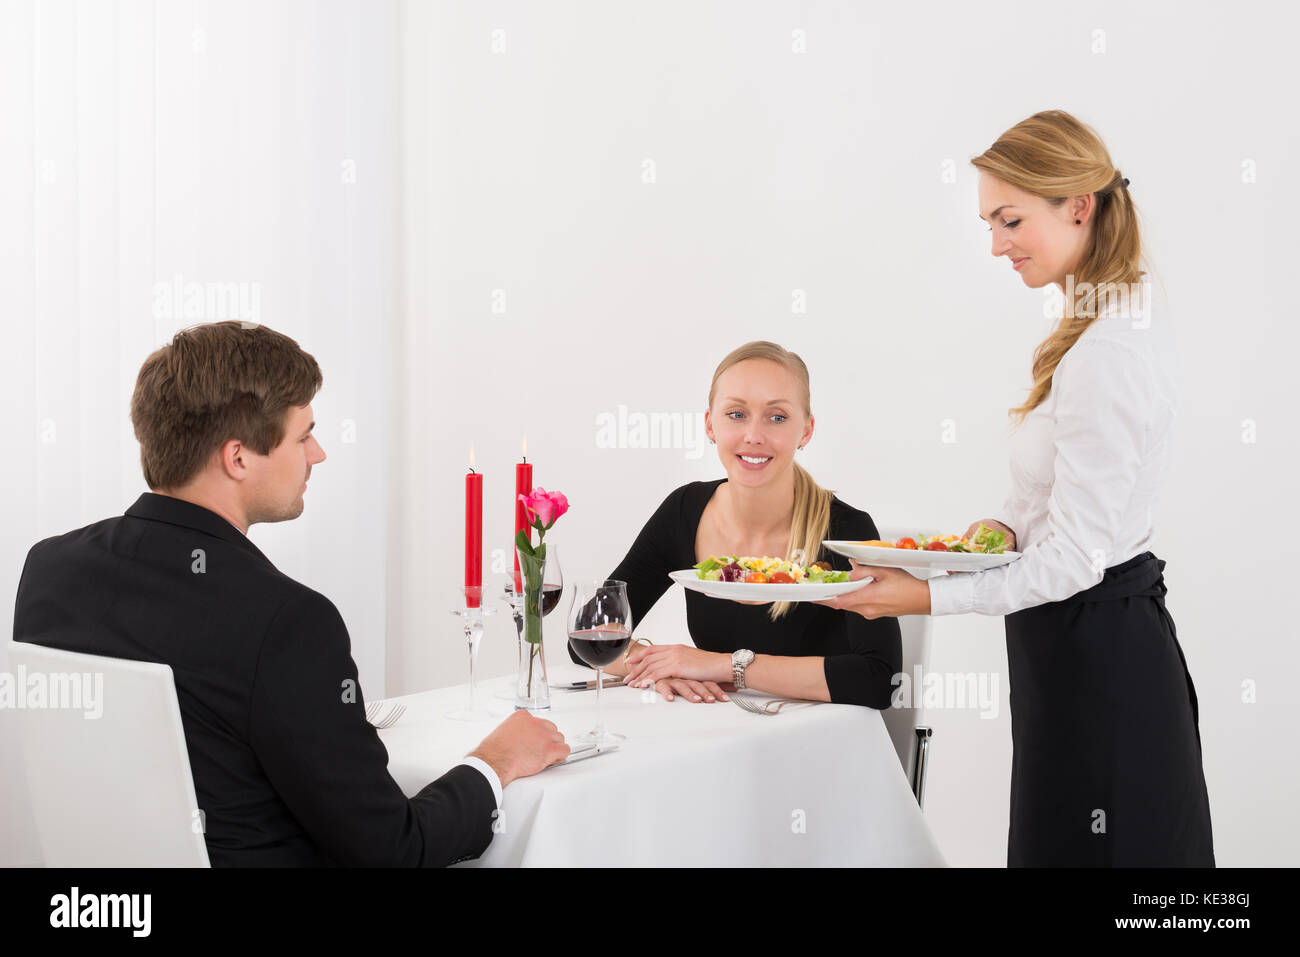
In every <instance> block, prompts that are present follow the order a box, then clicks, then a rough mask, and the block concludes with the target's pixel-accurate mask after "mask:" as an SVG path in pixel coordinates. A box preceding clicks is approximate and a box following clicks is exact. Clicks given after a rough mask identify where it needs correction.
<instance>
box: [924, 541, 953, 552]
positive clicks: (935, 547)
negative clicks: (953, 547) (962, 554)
mask: <svg viewBox="0 0 1300 957" xmlns="http://www.w3.org/2000/svg"><path fill="white" fill-rule="evenodd" d="M925 550H926V551H927V552H946V551H947V550H948V546H947V545H945V544H944V543H943V542H931V543H930V544H929V545H926V546H925Z"/></svg>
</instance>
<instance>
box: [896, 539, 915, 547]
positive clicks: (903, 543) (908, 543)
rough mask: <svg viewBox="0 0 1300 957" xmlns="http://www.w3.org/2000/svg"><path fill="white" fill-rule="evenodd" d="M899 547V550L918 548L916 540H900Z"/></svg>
mask: <svg viewBox="0 0 1300 957" xmlns="http://www.w3.org/2000/svg"><path fill="white" fill-rule="evenodd" d="M898 547H899V548H916V539H914V538H900V539H899V540H898Z"/></svg>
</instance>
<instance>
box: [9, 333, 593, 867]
mask: <svg viewBox="0 0 1300 957" xmlns="http://www.w3.org/2000/svg"><path fill="white" fill-rule="evenodd" d="M321 383H322V377H321V373H320V369H319V367H318V366H317V364H316V361H315V359H313V358H312V357H311V356H310V355H308V354H307V353H305V352H303V351H302V350H301V349H300V348H299V347H298V344H297V343H296V342H294V341H293V340H292V339H290V338H288V337H287V336H283V335H281V334H279V333H277V332H274V331H272V330H270V329H267V328H266V327H263V326H248V325H247V324H242V323H238V322H222V323H210V324H207V325H203V326H197V327H195V328H193V329H188V330H185V331H183V332H180V333H177V335H176V336H175V337H174V338H173V340H172V342H171V343H169V344H168V345H166V346H164V347H163V348H161V349H159V350H158V351H157V352H155V353H154V354H153V355H151V356H150V357H149V358H148V359H147V360H146V361H145V364H144V366H143V367H142V368H141V370H140V375H139V378H138V380H137V382H136V388H135V393H134V395H133V397H132V400H131V419H132V422H133V424H134V427H135V434H136V437H137V438H138V439H139V440H140V447H141V452H140V458H141V464H142V466H143V469H144V474H145V481H146V482H147V483H148V485H149V487H150V488H151V489H152V490H153V491H152V492H148V493H145V494H143V495H141V496H140V498H139V499H138V500H137V501H136V502H135V504H134V505H132V506H131V507H130V508H129V509H127V511H126V514H125V515H124V516H122V517H119V518H110V519H107V520H105V521H102V522H97V523H95V524H94V525H89V526H87V527H85V528H82V529H78V530H77V531H74V532H69V533H67V534H66V535H60V536H58V537H56V538H50V539H46V540H45V541H43V542H40V543H38V544H36V545H35V546H33V547H32V549H31V551H30V552H29V554H28V556H27V564H26V566H25V567H24V569H23V575H22V578H21V580H20V582H19V585H18V599H17V605H16V608H15V610H14V639H15V640H16V641H30V642H34V643H36V644H39V645H47V646H50V647H53V648H62V649H65V650H68V651H79V652H84V653H87V654H95V655H107V656H110V657H115V658H130V659H135V660H142V661H158V662H164V663H166V664H168V665H170V666H171V668H172V671H173V673H174V675H175V680H176V694H177V698H178V699H179V701H180V710H181V719H182V722H183V725H184V728H185V742H186V746H187V749H188V751H189V758H190V768H191V770H192V772H193V775H194V788H195V792H196V795H197V797H198V800H199V805H200V809H201V810H202V811H203V812H204V817H205V824H206V833H205V837H206V841H207V846H208V855H209V859H210V860H211V862H212V864H213V865H215V866H221V865H235V866H240V865H423V866H441V865H445V864H449V863H454V862H456V861H461V860H467V859H469V858H472V857H477V856H478V855H479V854H481V853H483V851H484V849H486V847H487V845H488V844H489V842H490V841H491V840H492V834H493V829H492V823H493V819H494V817H495V816H496V811H497V809H498V807H499V805H500V803H501V790H502V788H504V787H505V786H506V785H508V784H509V783H510V782H511V781H512V780H514V779H515V778H516V777H523V776H526V775H529V774H535V773H536V772H538V771H540V770H542V769H543V768H545V767H547V766H549V765H551V764H553V763H555V762H556V761H559V760H562V759H563V758H564V757H565V755H567V754H568V751H569V749H568V746H567V745H566V744H565V743H564V737H563V735H561V734H560V733H559V732H558V731H557V730H556V727H555V725H554V724H553V723H551V722H550V721H544V720H542V719H539V718H535V717H533V716H532V715H529V714H528V713H527V712H523V711H520V712H517V713H515V714H514V715H512V716H511V717H510V718H507V719H506V720H505V721H503V722H502V723H501V724H500V725H499V726H498V727H497V728H496V729H495V730H494V731H493V732H492V733H491V734H489V735H488V737H487V738H485V739H484V740H483V742H482V744H480V745H479V747H478V748H477V749H476V750H475V751H474V752H472V753H471V754H470V755H469V756H468V757H466V759H465V762H464V763H462V764H460V765H457V766H456V767H454V768H452V769H451V770H450V771H448V772H447V773H446V774H444V775H443V776H442V777H440V778H438V780H436V781H434V782H432V783H430V784H429V785H428V786H427V787H425V788H424V789H423V790H422V791H421V792H420V793H419V794H417V795H416V796H415V797H413V798H410V799H408V798H407V797H406V796H405V795H404V794H403V793H402V791H401V789H400V788H398V786H397V784H396V782H395V781H394V780H393V778H392V776H391V775H390V774H389V773H388V752H387V751H386V750H385V748H384V746H383V744H382V743H381V742H380V740H379V736H378V735H377V734H376V732H375V729H374V728H373V727H372V726H371V725H370V724H369V723H368V722H367V721H366V719H365V702H364V699H363V697H362V695H361V691H360V687H359V683H358V680H357V668H356V664H355V663H354V662H353V660H352V655H351V645H350V640H349V637H348V631H347V628H346V626H345V625H344V624H343V619H342V618H341V617H340V616H339V613H338V609H336V608H335V607H334V605H333V603H332V602H330V600H329V599H328V598H326V597H325V596H324V595H321V594H319V593H317V592H315V591H312V589H310V588H308V587H307V586H306V585H302V584H300V583H298V582H296V581H294V580H293V579H291V578H289V577H288V576H286V575H284V574H282V573H281V572H279V571H278V570H277V569H276V568H275V566H274V565H272V564H271V562H270V560H269V559H268V558H267V557H266V556H265V555H263V554H262V552H261V551H260V550H259V549H258V548H257V546H256V545H254V544H253V543H252V542H250V541H249V540H248V538H247V537H246V534H245V533H246V532H247V530H248V527H249V526H250V525H252V524H253V523H255V522H282V521H287V520H289V519H293V518H297V517H298V516H299V515H301V514H302V510H303V493H304V492H305V491H306V489H307V480H308V478H310V476H311V470H312V467H313V466H314V465H317V464H318V463H320V462H322V461H324V459H325V453H324V451H322V449H321V447H320V444H319V443H318V442H317V441H316V439H315V437H314V436H313V435H312V434H311V432H312V427H313V426H314V425H315V422H314V421H313V420H312V410H311V405H310V403H311V400H312V398H313V397H314V396H315V394H316V392H317V391H318V390H319V389H320V387H321ZM127 784H128V786H129V782H127Z"/></svg>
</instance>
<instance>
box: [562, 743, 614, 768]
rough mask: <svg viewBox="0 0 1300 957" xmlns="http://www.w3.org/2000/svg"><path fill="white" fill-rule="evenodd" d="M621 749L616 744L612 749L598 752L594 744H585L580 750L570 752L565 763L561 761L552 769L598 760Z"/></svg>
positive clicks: (602, 749) (575, 749) (603, 749)
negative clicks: (590, 759) (603, 755)
mask: <svg viewBox="0 0 1300 957" xmlns="http://www.w3.org/2000/svg"><path fill="white" fill-rule="evenodd" d="M619 747H620V745H617V744H616V745H613V746H612V747H608V748H601V749H600V750H599V751H597V750H596V746H595V745H594V744H584V745H583V746H582V747H580V748H574V749H573V750H572V751H570V752H569V756H568V757H567V758H565V759H564V760H563V761H559V762H557V763H555V764H552V765H551V767H553V768H558V767H559V766H560V765H561V764H572V763H573V762H574V761H585V760H587V758H598V757H600V756H601V755H602V754H609V753H610V752H611V751H617V750H618V749H619Z"/></svg>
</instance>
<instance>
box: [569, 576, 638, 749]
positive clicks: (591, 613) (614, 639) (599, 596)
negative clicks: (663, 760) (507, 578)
mask: <svg viewBox="0 0 1300 957" xmlns="http://www.w3.org/2000/svg"><path fill="white" fill-rule="evenodd" d="M631 640H632V606H631V605H630V604H629V603H628V600H627V582H620V581H597V582H580V583H579V584H578V585H577V586H576V587H575V588H574V590H573V605H572V607H571V608H570V609H569V647H570V648H572V649H573V653H574V654H575V655H577V656H578V657H579V658H580V659H582V660H583V661H584V662H586V663H587V664H588V665H590V666H591V667H592V668H595V669H596V728H595V730H594V731H590V732H588V733H587V734H584V735H581V736H579V738H578V741H580V742H581V743H583V744H594V745H595V746H596V750H597V751H600V750H603V749H604V748H608V747H611V746H614V745H617V744H618V743H619V742H621V741H624V740H626V738H625V736H624V735H621V734H616V733H614V732H607V731H606V730H605V712H604V708H603V706H602V704H601V697H600V696H601V687H600V686H601V684H602V683H603V681H604V675H603V674H602V671H603V670H604V669H605V668H606V667H608V666H609V665H611V664H613V663H614V662H615V661H617V660H618V656H619V655H621V654H623V652H624V651H626V650H627V646H628V642H630V641H631Z"/></svg>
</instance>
